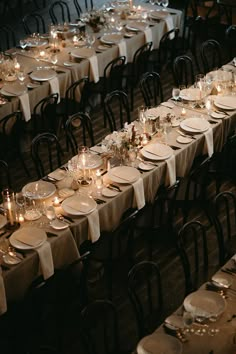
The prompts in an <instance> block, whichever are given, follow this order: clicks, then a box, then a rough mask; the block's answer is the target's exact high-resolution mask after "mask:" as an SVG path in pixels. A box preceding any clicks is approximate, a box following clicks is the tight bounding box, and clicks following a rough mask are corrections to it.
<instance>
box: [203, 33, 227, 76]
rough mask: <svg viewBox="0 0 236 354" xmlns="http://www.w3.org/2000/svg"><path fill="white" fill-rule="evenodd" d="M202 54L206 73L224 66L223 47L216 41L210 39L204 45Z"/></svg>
mask: <svg viewBox="0 0 236 354" xmlns="http://www.w3.org/2000/svg"><path fill="white" fill-rule="evenodd" d="M200 53H201V59H202V63H203V68H204V72H205V73H208V72H209V71H211V70H213V69H215V68H220V67H221V66H222V53H221V46H220V43H219V42H217V41H216V40H214V39H208V40H206V41H205V42H204V43H202V45H201V48H200Z"/></svg>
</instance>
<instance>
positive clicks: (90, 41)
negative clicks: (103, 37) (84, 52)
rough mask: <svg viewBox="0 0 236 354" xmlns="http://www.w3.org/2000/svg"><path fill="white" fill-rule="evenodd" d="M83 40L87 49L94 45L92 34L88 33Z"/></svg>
mask: <svg viewBox="0 0 236 354" xmlns="http://www.w3.org/2000/svg"><path fill="white" fill-rule="evenodd" d="M85 39H86V44H87V48H92V45H93V44H94V43H95V36H94V34H91V33H88V34H87V35H86V37H85Z"/></svg>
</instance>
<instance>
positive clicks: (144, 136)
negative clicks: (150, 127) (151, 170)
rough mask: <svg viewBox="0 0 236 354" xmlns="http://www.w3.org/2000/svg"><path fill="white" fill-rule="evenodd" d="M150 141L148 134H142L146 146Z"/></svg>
mask: <svg viewBox="0 0 236 354" xmlns="http://www.w3.org/2000/svg"><path fill="white" fill-rule="evenodd" d="M147 143H148V138H147V135H146V134H143V136H142V145H143V146H145V145H147Z"/></svg>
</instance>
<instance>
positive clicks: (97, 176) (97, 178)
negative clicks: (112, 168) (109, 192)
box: [95, 170, 103, 195]
mask: <svg viewBox="0 0 236 354" xmlns="http://www.w3.org/2000/svg"><path fill="white" fill-rule="evenodd" d="M95 186H96V194H97V195H101V194H102V189H103V178H102V175H101V171H100V170H97V171H96V174H95Z"/></svg>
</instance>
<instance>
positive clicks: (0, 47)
mask: <svg viewBox="0 0 236 354" xmlns="http://www.w3.org/2000/svg"><path fill="white" fill-rule="evenodd" d="M15 46H16V37H15V32H14V31H13V29H12V28H11V27H10V26H8V25H2V26H0V51H1V52H4V51H5V50H8V49H10V48H12V47H15Z"/></svg>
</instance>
